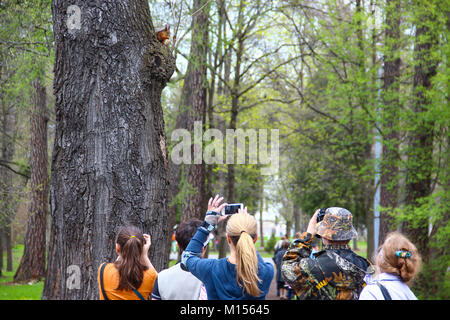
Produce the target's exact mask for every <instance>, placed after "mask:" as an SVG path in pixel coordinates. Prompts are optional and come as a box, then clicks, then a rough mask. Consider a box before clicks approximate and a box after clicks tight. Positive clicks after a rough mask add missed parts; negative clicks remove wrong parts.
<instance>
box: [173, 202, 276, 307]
mask: <svg viewBox="0 0 450 320" xmlns="http://www.w3.org/2000/svg"><path fill="white" fill-rule="evenodd" d="M222 200H223V198H219V196H218V195H217V196H216V197H215V198H214V199H212V198H211V199H210V200H209V203H208V212H207V213H206V217H205V221H204V222H203V223H202V225H201V226H200V227H199V228H198V231H197V233H196V234H195V236H194V237H193V238H192V240H191V241H190V242H189V245H188V246H187V248H186V250H185V251H184V252H183V255H182V258H181V263H182V266H183V267H184V268H186V269H187V270H189V271H190V272H191V273H192V274H193V275H195V276H196V277H197V278H198V279H200V280H201V281H202V282H203V283H204V285H205V287H206V292H207V295H208V299H210V300H251V299H265V297H266V294H267V292H268V291H269V288H270V284H271V282H272V279H273V274H274V270H273V265H272V264H271V263H266V262H264V260H263V259H262V257H261V256H260V255H259V253H258V252H257V251H256V247H255V241H256V238H257V236H256V230H257V224H256V220H255V218H254V217H253V216H251V215H249V214H248V213H247V208H244V209H243V210H241V209H239V212H238V213H236V214H233V215H231V217H230V218H229V220H228V221H227V226H226V234H227V241H228V244H229V246H230V257H228V258H222V259H200V254H201V250H202V248H203V244H204V243H205V241H207V239H208V235H209V233H210V232H211V231H212V230H213V229H214V228H215V226H216V225H217V224H218V223H219V221H222V220H225V219H226V218H227V216H221V211H222V209H223V208H225V206H226V203H224V204H220V203H221V202H222Z"/></svg>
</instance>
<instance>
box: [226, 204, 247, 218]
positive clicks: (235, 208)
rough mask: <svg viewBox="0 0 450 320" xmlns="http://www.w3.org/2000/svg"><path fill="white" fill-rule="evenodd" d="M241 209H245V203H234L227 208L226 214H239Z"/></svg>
mask: <svg viewBox="0 0 450 320" xmlns="http://www.w3.org/2000/svg"><path fill="white" fill-rule="evenodd" d="M239 209H244V204H243V203H232V204H229V205H227V206H226V207H225V209H224V214H225V215H228V214H235V213H238V211H239Z"/></svg>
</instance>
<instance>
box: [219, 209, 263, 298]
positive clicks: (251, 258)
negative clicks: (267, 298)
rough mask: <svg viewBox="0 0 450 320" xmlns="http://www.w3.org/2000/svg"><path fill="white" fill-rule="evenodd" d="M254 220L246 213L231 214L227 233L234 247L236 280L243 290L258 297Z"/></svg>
mask: <svg viewBox="0 0 450 320" xmlns="http://www.w3.org/2000/svg"><path fill="white" fill-rule="evenodd" d="M256 228H257V225H256V220H255V218H254V217H253V216H251V215H249V214H247V213H239V214H235V215H233V216H232V217H231V218H230V220H229V221H228V223H227V234H228V235H229V236H230V238H231V241H232V242H233V244H234V245H235V247H236V280H237V282H238V284H239V285H240V286H241V287H244V289H245V291H246V292H247V293H248V294H249V295H251V296H253V297H258V296H259V295H260V290H259V288H258V283H260V282H261V280H260V279H259V277H258V256H257V254H256V248H255V244H254V242H253V240H254V238H255V236H256Z"/></svg>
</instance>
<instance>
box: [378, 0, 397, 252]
mask: <svg viewBox="0 0 450 320" xmlns="http://www.w3.org/2000/svg"><path fill="white" fill-rule="evenodd" d="M400 9H401V7H400V1H398V0H387V1H386V6H385V30H384V42H385V43H384V50H385V54H384V59H383V61H384V65H383V87H382V101H383V107H382V117H381V118H382V127H383V138H384V139H383V160H382V161H381V181H380V206H381V207H383V208H384V210H382V212H381V213H380V236H379V243H378V244H382V243H383V242H384V238H385V236H386V234H387V233H388V232H389V231H390V230H392V229H393V220H394V219H393V218H392V216H391V212H392V209H395V208H396V207H397V197H398V189H399V187H398V186H399V181H398V171H399V169H398V165H397V163H398V160H399V143H400V142H399V138H400V137H399V136H400V134H399V128H398V125H399V111H400V105H399V104H400V99H399V92H400V91H399V90H400V63H401V60H400V51H399V48H400V17H401V11H400ZM378 244H377V245H378Z"/></svg>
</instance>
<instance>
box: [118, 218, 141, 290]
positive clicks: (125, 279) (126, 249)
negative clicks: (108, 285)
mask: <svg viewBox="0 0 450 320" xmlns="http://www.w3.org/2000/svg"><path fill="white" fill-rule="evenodd" d="M116 243H117V244H118V245H119V247H120V256H121V259H118V260H117V261H116V262H114V265H115V266H116V268H117V270H118V271H119V286H118V287H117V289H116V290H133V289H136V290H137V289H138V288H139V287H140V286H141V284H142V281H143V279H144V271H145V270H147V269H148V267H147V266H146V265H145V264H143V263H142V260H141V257H142V250H143V248H144V243H145V239H144V236H143V234H142V232H141V230H139V228H137V227H134V226H126V227H121V228H120V229H119V232H118V233H117V238H116Z"/></svg>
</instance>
